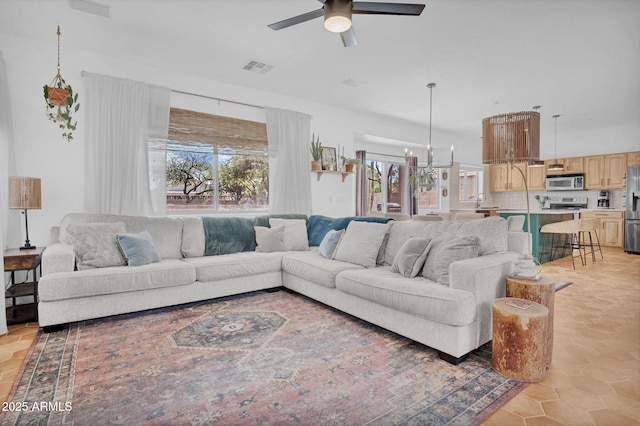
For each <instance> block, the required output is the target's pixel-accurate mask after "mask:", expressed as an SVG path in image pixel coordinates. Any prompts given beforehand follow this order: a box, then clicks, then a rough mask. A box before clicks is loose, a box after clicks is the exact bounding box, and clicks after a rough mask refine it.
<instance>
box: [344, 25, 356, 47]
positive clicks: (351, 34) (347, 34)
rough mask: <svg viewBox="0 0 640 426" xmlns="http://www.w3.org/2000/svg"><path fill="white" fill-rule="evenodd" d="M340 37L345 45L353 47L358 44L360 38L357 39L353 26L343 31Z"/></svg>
mask: <svg viewBox="0 0 640 426" xmlns="http://www.w3.org/2000/svg"><path fill="white" fill-rule="evenodd" d="M340 38H341V39H342V44H344V47H351V46H355V45H357V44H358V40H357V39H356V32H355V31H353V27H351V28H349V29H348V30H347V31H343V32H341V33H340Z"/></svg>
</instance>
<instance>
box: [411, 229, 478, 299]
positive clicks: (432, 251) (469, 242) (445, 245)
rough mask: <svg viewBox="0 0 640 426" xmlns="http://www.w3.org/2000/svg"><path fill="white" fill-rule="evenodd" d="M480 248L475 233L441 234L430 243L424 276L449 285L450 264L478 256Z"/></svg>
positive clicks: (423, 269)
mask: <svg viewBox="0 0 640 426" xmlns="http://www.w3.org/2000/svg"><path fill="white" fill-rule="evenodd" d="M479 249H480V242H479V239H478V237H476V236H475V235H462V236H458V237H456V236H453V235H452V234H443V235H440V236H439V237H437V238H435V239H433V240H432V241H431V243H429V247H428V248H427V252H428V253H427V260H426V261H425V263H424V267H423V268H422V276H424V277H425V278H428V279H429V280H431V281H435V282H438V283H440V284H442V285H445V286H448V285H449V265H451V264H452V263H453V262H456V261H458V260H464V259H471V258H473V257H477V256H478V251H479Z"/></svg>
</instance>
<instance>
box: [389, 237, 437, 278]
mask: <svg viewBox="0 0 640 426" xmlns="http://www.w3.org/2000/svg"><path fill="white" fill-rule="evenodd" d="M429 242H431V238H421V237H414V238H409V239H408V240H407V241H406V242H405V243H404V244H403V245H402V247H400V250H398V253H397V254H396V257H395V258H394V259H393V265H391V272H397V273H399V274H400V275H402V276H405V277H407V278H414V277H417V276H418V274H419V273H420V271H421V270H422V267H423V266H424V262H425V259H426V258H427V247H428V246H429Z"/></svg>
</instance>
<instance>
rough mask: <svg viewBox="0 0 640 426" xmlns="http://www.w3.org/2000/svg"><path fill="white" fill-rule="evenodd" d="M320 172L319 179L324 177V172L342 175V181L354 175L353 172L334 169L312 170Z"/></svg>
mask: <svg viewBox="0 0 640 426" xmlns="http://www.w3.org/2000/svg"><path fill="white" fill-rule="evenodd" d="M311 171H312V172H315V173H317V174H318V181H319V180H320V178H321V177H322V175H323V174H333V175H342V182H344V180H345V179H346V178H347V176H349V175H352V174H353V172H338V171H333V170H311Z"/></svg>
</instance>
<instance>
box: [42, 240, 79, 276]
mask: <svg viewBox="0 0 640 426" xmlns="http://www.w3.org/2000/svg"><path fill="white" fill-rule="evenodd" d="M41 266H42V275H48V274H53V273H54V272H72V271H73V270H74V268H75V266H76V255H75V253H74V252H73V247H72V246H71V244H65V243H56V244H52V245H50V246H47V248H46V249H45V250H44V251H43V252H42V263H41Z"/></svg>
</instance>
